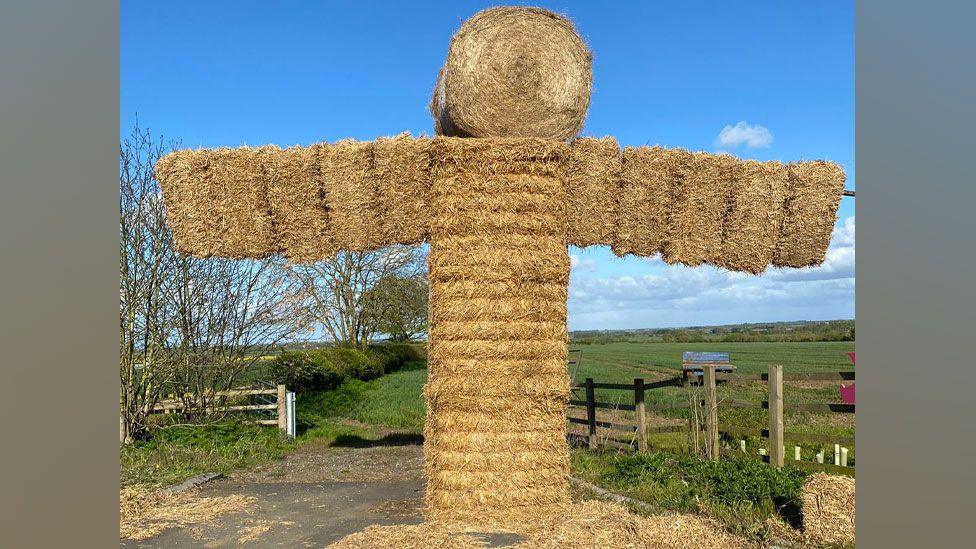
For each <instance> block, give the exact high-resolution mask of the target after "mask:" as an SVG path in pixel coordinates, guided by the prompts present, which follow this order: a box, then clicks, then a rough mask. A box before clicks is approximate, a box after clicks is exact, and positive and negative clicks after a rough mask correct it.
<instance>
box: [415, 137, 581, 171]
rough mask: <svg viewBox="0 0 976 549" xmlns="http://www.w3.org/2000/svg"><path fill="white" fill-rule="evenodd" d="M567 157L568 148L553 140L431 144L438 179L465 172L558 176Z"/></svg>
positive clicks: (490, 139) (495, 139)
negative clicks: (501, 168) (500, 168)
mask: <svg viewBox="0 0 976 549" xmlns="http://www.w3.org/2000/svg"><path fill="white" fill-rule="evenodd" d="M568 154H569V146H568V145H566V144H565V143H563V142H561V141H556V140H553V139H536V138H509V137H488V138H479V139H466V138H461V137H442V136H438V137H435V138H434V139H433V142H432V143H431V155H432V157H433V158H434V160H435V163H436V164H437V166H436V169H437V171H438V172H439V177H449V176H451V175H453V174H457V173H462V172H463V173H469V174H471V173H482V174H490V175H492V176H495V175H498V174H500V173H507V174H519V175H557V174H561V173H562V172H563V170H564V167H563V165H562V161H563V160H564V159H565V158H566V157H567V156H568ZM500 166H501V167H503V168H504V169H503V170H499V169H498V168H499V167H500Z"/></svg>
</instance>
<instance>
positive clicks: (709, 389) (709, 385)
mask: <svg viewBox="0 0 976 549" xmlns="http://www.w3.org/2000/svg"><path fill="white" fill-rule="evenodd" d="M703 373H704V381H705V430H706V432H707V435H708V440H707V441H706V444H705V449H706V451H707V452H708V457H709V459H718V457H719V448H718V397H717V396H716V394H715V365H714V364H706V365H705V366H704V372H703Z"/></svg>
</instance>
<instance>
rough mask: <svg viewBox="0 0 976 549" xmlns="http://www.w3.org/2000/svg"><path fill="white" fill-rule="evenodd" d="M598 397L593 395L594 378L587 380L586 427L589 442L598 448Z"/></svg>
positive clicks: (592, 446) (591, 446)
mask: <svg viewBox="0 0 976 549" xmlns="http://www.w3.org/2000/svg"><path fill="white" fill-rule="evenodd" d="M595 404H596V397H595V396H594V394H593V378H592V377H588V378H586V427H587V430H586V432H587V442H588V443H589V446H590V448H596V442H597V441H596V406H595Z"/></svg>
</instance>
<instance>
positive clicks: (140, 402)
mask: <svg viewBox="0 0 976 549" xmlns="http://www.w3.org/2000/svg"><path fill="white" fill-rule="evenodd" d="M163 150H164V149H163V145H162V142H161V141H154V140H153V138H152V136H151V135H150V134H149V132H148V131H141V130H140V129H139V128H138V127H136V128H135V129H134V130H133V131H132V134H131V135H130V136H129V138H127V139H126V140H124V141H123V143H122V145H121V148H120V151H119V258H120V259H119V279H120V280H119V374H120V390H119V404H120V417H119V439H120V441H121V442H125V443H128V442H131V441H132V440H133V438H134V437H135V436H136V435H137V434H139V431H141V430H143V429H144V428H145V419H146V416H147V415H148V414H149V411H150V410H151V409H152V408H153V406H155V404H156V401H157V400H158V399H159V396H160V394H161V392H162V390H163V387H164V386H165V384H166V383H167V382H168V381H169V380H170V376H171V374H172V370H171V368H170V365H171V364H172V363H171V360H170V359H171V356H170V353H169V351H168V349H167V345H166V333H167V330H168V328H169V326H168V322H167V317H168V305H167V302H166V299H165V296H164V287H165V285H166V278H167V270H168V263H169V261H170V258H171V255H172V241H171V237H170V234H169V231H167V230H166V224H165V212H164V211H163V203H162V200H161V199H160V194H159V187H158V184H157V183H156V181H155V179H154V178H153V175H152V167H153V164H154V163H155V161H156V159H158V158H159V157H160V155H161V154H162V152H163Z"/></svg>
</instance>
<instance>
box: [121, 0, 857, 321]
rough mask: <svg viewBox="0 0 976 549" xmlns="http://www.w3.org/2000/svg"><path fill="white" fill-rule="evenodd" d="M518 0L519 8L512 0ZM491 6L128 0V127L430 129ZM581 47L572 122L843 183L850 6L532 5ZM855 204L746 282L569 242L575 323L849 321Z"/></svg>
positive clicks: (197, 133) (207, 140) (265, 135)
mask: <svg viewBox="0 0 976 549" xmlns="http://www.w3.org/2000/svg"><path fill="white" fill-rule="evenodd" d="M515 3H518V2H515ZM491 5H492V3H491V2H438V3H424V2H409V3H408V2H243V1H240V2H233V3H231V2H227V3H224V2H193V3H191V2H168V3H165V4H164V3H150V2H129V1H124V2H122V4H121V56H120V61H121V103H120V109H121V127H120V132H121V135H126V134H128V133H129V130H130V129H131V125H132V123H133V122H134V121H135V119H136V116H137V115H138V119H139V122H140V125H142V126H144V127H149V128H150V129H151V130H152V131H153V133H155V134H162V135H163V136H164V137H165V138H166V139H168V140H176V141H179V142H181V143H182V144H183V145H184V146H189V147H197V146H203V147H214V146H236V145H242V144H248V145H261V144H265V143H276V144H279V145H295V144H309V143H314V142H317V141H323V140H324V141H334V140H338V139H342V138H346V137H352V138H357V139H373V138H375V137H377V136H381V135H392V134H397V133H400V132H402V131H410V132H412V133H414V134H415V135H416V134H421V133H428V134H430V133H432V132H433V124H432V122H431V119H430V116H429V114H428V112H427V102H428V100H429V94H430V91H431V89H432V88H433V85H434V80H435V78H436V75H437V70H438V68H439V67H440V64H441V62H442V61H443V59H444V55H445V53H446V51H447V45H448V41H449V39H450V36H451V34H452V33H453V32H454V31H455V30H456V29H457V27H458V25H459V24H460V22H461V21H463V20H464V19H465V18H467V17H469V16H470V15H472V14H474V13H475V12H476V11H478V10H479V9H482V8H484V7H488V6H491ZM531 5H540V6H543V7H547V8H549V9H553V10H555V11H558V12H560V13H563V14H566V15H568V16H569V17H570V18H572V19H573V20H574V21H575V23H576V25H577V28H578V29H579V31H580V33H581V34H582V35H583V37H584V39H585V40H586V41H587V42H588V44H589V46H590V47H591V48H592V49H593V51H594V64H593V78H594V86H593V97H592V101H591V104H590V111H589V115H588V117H587V121H586V126H585V127H584V130H583V133H584V134H585V135H596V136H602V135H613V136H615V137H616V138H617V139H618V141H619V142H620V144H621V145H645V144H660V145H664V146H673V147H684V148H689V149H694V150H708V151H719V150H721V151H727V152H730V153H732V154H735V155H737V156H741V157H747V158H756V159H760V160H767V159H779V160H784V161H790V160H800V159H816V158H825V159H829V160H833V161H835V162H838V163H839V164H841V165H842V166H843V167H844V168H845V170H846V171H847V174H848V182H847V187H848V188H851V189H854V188H856V185H855V181H854V9H853V2H833V1H832V2H802V3H801V2H697V1H690V2H643V3H637V2H627V3H624V2H617V3H613V4H609V3H597V2H566V1H564V2H533V3H532V4H531ZM854 228H855V220H854V200H853V199H850V198H847V199H844V200H843V202H842V204H841V210H840V219H839V220H838V223H837V227H836V228H835V231H834V232H835V235H834V239H833V241H832V243H831V248H830V251H829V253H828V258H827V262H826V263H825V265H824V266H823V267H820V268H817V269H805V270H799V271H797V270H783V271H775V270H774V271H770V272H768V273H767V274H764V275H762V276H759V277H754V276H746V275H742V274H738V273H729V272H727V271H724V270H720V269H715V268H711V267H701V268H695V269H691V268H685V267H680V266H679V267H671V266H667V265H664V264H663V263H662V262H661V261H660V260H659V259H639V258H633V257H629V258H625V259H620V258H617V257H615V256H614V255H613V254H612V253H611V252H610V251H609V249H608V248H606V247H593V248H587V249H585V250H580V249H575V248H574V249H571V250H570V251H571V254H572V256H573V264H574V267H573V270H572V276H571V282H570V300H569V311H570V314H569V324H570V328H571V329H602V328H607V329H614V328H637V327H660V326H684V325H693V324H694V325H703V324H716V323H731V322H760V321H774V320H796V319H831V318H853V317H854Z"/></svg>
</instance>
